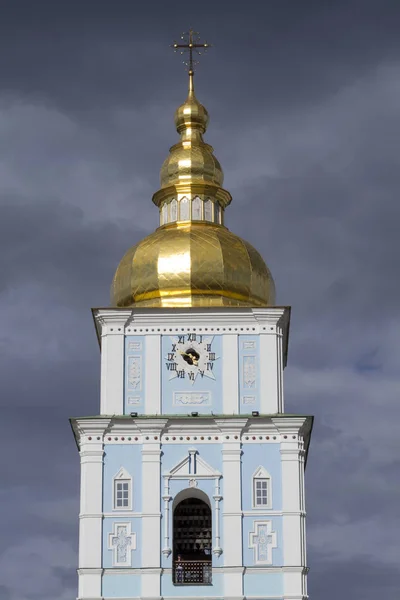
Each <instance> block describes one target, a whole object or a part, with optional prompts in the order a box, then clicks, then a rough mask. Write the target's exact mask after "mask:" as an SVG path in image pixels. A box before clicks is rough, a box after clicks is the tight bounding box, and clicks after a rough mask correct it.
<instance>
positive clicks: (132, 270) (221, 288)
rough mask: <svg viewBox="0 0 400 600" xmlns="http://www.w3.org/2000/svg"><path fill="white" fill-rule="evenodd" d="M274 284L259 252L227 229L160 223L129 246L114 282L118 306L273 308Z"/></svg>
mask: <svg viewBox="0 0 400 600" xmlns="http://www.w3.org/2000/svg"><path fill="white" fill-rule="evenodd" d="M274 302H275V286H274V282H273V279H272V276H271V273H270V272H269V270H268V268H267V266H266V265H265V263H264V261H263V259H262V257H261V255H260V254H259V253H258V252H257V250H255V248H253V246H251V245H250V244H249V243H248V242H245V241H244V240H242V239H241V238H240V237H238V236H236V235H234V234H233V233H231V232H230V231H229V230H228V229H227V228H226V227H223V226H221V225H213V224H209V223H203V222H202V223H193V222H191V223H189V222H188V223H180V224H172V225H166V226H163V227H160V228H159V229H157V230H156V231H155V232H154V233H152V234H151V235H149V236H147V237H146V238H144V239H143V240H142V241H141V242H139V243H138V244H137V245H136V246H133V247H132V248H130V250H128V252H127V253H126V254H125V256H124V258H123V259H122V261H121V263H120V265H119V266H118V269H117V272H116V273H115V277H114V281H113V286H112V304H113V305H114V306H120V307H128V306H143V307H173V306H175V307H185V306H186V307H187V306H210V307H211V306H271V305H273V304H274Z"/></svg>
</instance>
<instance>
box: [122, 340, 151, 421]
mask: <svg viewBox="0 0 400 600" xmlns="http://www.w3.org/2000/svg"><path fill="white" fill-rule="evenodd" d="M132 360H136V361H137V363H138V364H139V365H140V373H138V378H137V385H132V384H130V383H129V368H130V364H131V361H132ZM145 360H146V338H145V336H144V335H127V336H126V338H125V378H124V388H125V393H124V414H130V413H131V412H137V413H139V414H141V413H144V399H145V393H146V390H145Z"/></svg>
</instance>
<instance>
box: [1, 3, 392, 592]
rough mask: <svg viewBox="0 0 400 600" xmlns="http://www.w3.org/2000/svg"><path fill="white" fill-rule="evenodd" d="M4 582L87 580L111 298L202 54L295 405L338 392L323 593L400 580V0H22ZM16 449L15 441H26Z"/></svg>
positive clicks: (321, 419) (214, 129) (316, 505)
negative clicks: (186, 62)
mask: <svg viewBox="0 0 400 600" xmlns="http://www.w3.org/2000/svg"><path fill="white" fill-rule="evenodd" d="M0 9H1V19H0V204H1V214H0V245H1V251H0V261H1V268H0V274H1V278H0V292H1V293H0V309H1V321H2V323H1V332H0V352H1V362H0V369H1V372H0V378H1V379H0V380H1V384H2V385H1V387H2V393H1V396H0V402H1V405H2V419H1V425H0V427H1V440H2V446H3V460H1V461H0V477H1V483H2V485H1V490H0V511H1V512H0V514H1V519H0V539H1V540H2V544H1V549H0V600H39V599H40V600H54V598H57V599H58V600H70V599H71V598H74V597H76V593H77V591H76V589H77V576H76V573H75V569H76V566H77V532H78V510H79V507H78V484H79V463H78V453H77V450H76V448H75V445H74V441H73V437H72V433H71V431H70V428H69V423H68V417H69V416H71V415H74V416H76V415H90V414H96V413H97V412H98V410H99V351H98V347H97V342H96V337H95V333H94V328H93V324H92V319H91V314H90V308H91V307H92V306H104V305H107V304H108V299H109V288H110V283H111V280H112V276H113V273H114V270H115V267H116V265H117V264H118V262H119V260H120V258H121V257H122V256H123V254H124V252H125V250H126V249H127V248H128V247H129V246H131V245H133V244H134V243H136V242H137V241H138V240H139V239H141V238H142V237H144V236H145V235H147V234H148V233H150V232H151V231H153V230H154V228H155V227H156V226H157V209H156V208H155V207H154V206H153V205H152V203H151V196H152V194H153V192H154V191H155V190H156V189H158V176H159V169H160V167H161V164H162V161H163V160H164V158H165V156H166V155H167V152H168V149H169V146H171V145H172V144H173V143H174V142H175V141H176V139H177V135H176V133H175V131H174V126H173V112H174V110H175V108H176V107H177V106H178V105H179V104H180V103H181V102H182V101H183V100H184V98H185V95H186V77H185V73H184V70H183V67H182V66H181V64H180V60H179V58H178V57H177V56H176V55H174V53H173V52H172V50H171V49H170V48H168V45H169V44H170V43H171V42H172V41H173V39H174V38H176V37H178V36H179V34H180V32H181V31H183V30H186V29H187V28H188V27H189V26H193V27H195V28H196V29H198V30H199V31H200V32H201V33H202V34H203V37H204V38H206V39H207V40H208V41H209V42H212V43H213V44H214V48H213V49H212V50H211V51H210V52H209V54H208V56H206V57H205V58H204V59H203V60H202V64H201V66H200V67H199V69H198V74H197V77H196V89H197V95H198V97H199V99H200V100H201V101H202V102H203V103H204V104H205V105H206V107H207V108H208V110H209V112H210V114H211V123H210V127H209V131H208V134H207V141H208V142H209V143H211V144H212V145H213V146H214V148H215V153H216V156H217V157H218V158H219V160H220V161H221V163H222V166H223V168H224V171H225V187H226V188H227V189H229V190H230V192H231V193H232V195H233V199H234V201H233V203H232V205H231V206H230V207H229V209H228V210H227V214H226V221H227V225H228V227H229V228H230V229H232V230H233V231H234V232H235V233H237V234H239V235H241V236H243V237H244V238H246V239H248V240H249V241H250V242H252V243H253V244H254V245H255V246H256V247H257V248H258V249H259V250H260V251H261V253H262V254H263V256H264V257H265V259H266V261H267V263H268V265H269V266H270V268H271V270H272V272H273V274H274V277H275V281H276V286H277V291H278V302H279V304H289V305H291V306H292V324H291V336H290V352H289V365H288V368H287V370H286V379H285V384H286V408H287V410H288V411H290V412H299V413H303V414H304V413H309V414H314V415H315V416H316V422H315V428H314V433H313V440H312V444H311V449H310V455H309V463H308V468H307V477H306V485H307V502H308V548H309V564H310V567H311V571H310V575H309V593H310V596H311V598H323V599H324V600H336V598H338V597H340V598H341V599H342V600H350V599H351V600H354V599H355V598H356V599H357V600H358V599H360V600H361V599H362V600H376V598H382V599H384V600H397V599H398V590H399V583H400V582H399V569H398V557H399V555H400V542H399V531H400V512H399V506H400V484H399V467H400V459H399V456H400V436H399V435H398V424H397V423H398V421H399V419H400V408H399V393H400V377H399V368H400V364H399V362H400V361H399V338H400V322H399V311H398V296H399V291H400V284H399V276H398V274H399V265H398V258H399V245H400V244H399V237H400V236H399V233H398V230H399V224H400V208H399V204H400V201H399V197H400V37H399V34H398V32H399V30H400V5H399V3H398V1H393V2H392V1H390V0H359V1H357V0H336V1H335V2H333V1H326V2H325V1H323V0H317V1H313V0H304V1H303V2H299V1H298V0H270V1H269V2H261V1H250V0H247V1H246V2H237V3H236V2H234V1H233V0H232V1H230V2H226V1H222V0H219V1H218V2H215V1H214V2H211V1H202V2H197V3H194V2H193V3H184V2H177V1H174V0H169V1H168V2H156V1H149V2H147V3H142V2H133V1H128V0H126V1H124V0H112V1H111V0H107V1H106V0H96V1H95V0H85V2H82V1H78V0H68V1H66V0H58V1H57V2H54V0H52V1H50V0H49V1H48V2H46V1H43V0H35V2H33V1H32V0H25V1H20V0H12V1H9V2H8V1H6V0H3V1H1V2H0ZM4 459H5V460H4Z"/></svg>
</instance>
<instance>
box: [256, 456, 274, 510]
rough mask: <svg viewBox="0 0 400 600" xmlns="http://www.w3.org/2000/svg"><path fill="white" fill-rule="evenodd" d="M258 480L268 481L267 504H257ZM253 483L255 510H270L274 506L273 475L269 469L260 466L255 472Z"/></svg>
mask: <svg viewBox="0 0 400 600" xmlns="http://www.w3.org/2000/svg"><path fill="white" fill-rule="evenodd" d="M257 481H266V483H267V503H266V504H257V495H256V483H257ZM251 484H252V492H251V493H252V506H253V510H270V509H271V508H272V484H271V475H270V474H269V473H268V471H267V470H266V469H265V468H264V467H262V466H259V467H258V468H257V469H256V471H255V472H254V473H253V477H252V480H251Z"/></svg>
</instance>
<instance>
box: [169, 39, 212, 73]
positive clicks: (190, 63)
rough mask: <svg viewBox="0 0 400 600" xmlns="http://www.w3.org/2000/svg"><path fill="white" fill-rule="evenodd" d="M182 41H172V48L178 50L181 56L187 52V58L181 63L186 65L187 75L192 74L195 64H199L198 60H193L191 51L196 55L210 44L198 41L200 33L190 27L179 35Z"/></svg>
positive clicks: (203, 51)
mask: <svg viewBox="0 0 400 600" xmlns="http://www.w3.org/2000/svg"><path fill="white" fill-rule="evenodd" d="M181 40H182V42H179V43H178V42H174V43H173V44H172V48H173V49H174V51H175V52H179V53H180V54H181V55H182V56H183V55H184V54H185V53H186V52H189V57H188V60H184V61H183V64H184V65H186V67H187V69H188V71H189V75H191V76H193V73H194V67H195V65H197V64H199V61H197V60H193V53H194V52H195V53H196V54H197V55H201V54H204V53H205V52H207V50H208V48H211V44H208V43H207V42H201V41H200V35H199V33H198V31H193V29H192V28H190V29H189V31H185V32H184V33H182V35H181Z"/></svg>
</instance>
